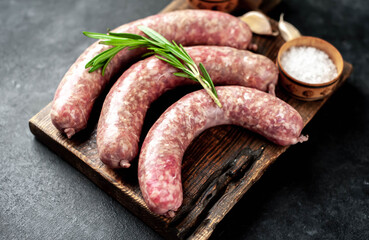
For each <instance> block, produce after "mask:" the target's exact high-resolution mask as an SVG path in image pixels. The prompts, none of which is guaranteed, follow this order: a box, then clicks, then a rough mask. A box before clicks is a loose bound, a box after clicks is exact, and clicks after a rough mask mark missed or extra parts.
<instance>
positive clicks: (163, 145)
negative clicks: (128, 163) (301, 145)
mask: <svg viewBox="0 0 369 240" xmlns="http://www.w3.org/2000/svg"><path fill="white" fill-rule="evenodd" d="M216 89H217V92H218V96H219V99H220V102H221V103H222V104H223V107H222V108H219V107H217V105H215V104H214V103H213V102H212V100H211V99H210V98H209V97H208V96H207V94H206V92H205V91H204V90H200V91H196V92H193V93H190V94H188V95H186V96H184V97H183V98H181V99H180V100H179V101H178V102H176V103H174V104H173V105H172V106H171V107H169V108H168V109H167V110H166V111H165V112H164V113H163V114H162V115H161V116H160V118H159V119H158V120H157V121H156V123H155V124H154V125H153V126H152V128H151V129H150V131H149V132H148V134H147V136H146V138H145V140H144V142H143V145H142V149H141V153H140V157H139V164H138V178H139V184H140V188H141V192H142V195H143V197H144V200H145V202H146V203H147V205H148V207H149V208H150V209H151V210H152V211H153V212H154V213H157V214H161V215H166V216H171V217H172V216H174V211H177V210H178V208H179V207H180V206H181V204H182V199H183V193H182V183H181V163H182V157H183V154H184V151H185V150H186V148H187V147H188V145H189V144H190V143H191V141H192V140H193V139H194V138H195V137H196V136H197V135H198V134H200V133H201V132H202V131H204V130H205V129H207V128H210V127H213V126H217V125H222V124H234V125H239V126H242V127H244V128H247V129H249V130H251V131H253V132H256V133H259V134H261V135H262V136H264V137H266V138H267V139H269V140H270V141H272V142H274V143H276V144H279V145H290V144H295V143H297V142H303V141H306V140H307V137H305V136H302V135H300V134H301V130H302V128H303V126H304V125H303V121H302V118H301V116H300V114H299V113H298V112H297V111H296V110H295V109H294V108H293V107H291V106H290V105H288V104H287V103H285V102H284V101H282V100H280V99H279V98H277V97H275V96H272V95H270V94H266V93H264V92H261V91H259V90H257V89H252V88H246V87H241V86H225V87H217V88H216Z"/></svg>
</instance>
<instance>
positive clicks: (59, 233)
mask: <svg viewBox="0 0 369 240" xmlns="http://www.w3.org/2000/svg"><path fill="white" fill-rule="evenodd" d="M168 3H169V0H166V1H153V0H141V1H133V0H120V1H114V0H104V1H98V0H91V1H88V0H81V1H75V0H64V1H57V0H52V1H42V0H30V1H28V0H23V1H17V0H14V1H5V0H3V1H0V59H1V62H0V96H1V100H0V157H1V167H0V239H160V236H159V235H158V234H156V233H155V232H154V231H153V230H151V229H150V228H149V227H148V226H146V225H145V224H144V223H143V222H141V221H140V220H139V219H138V218H136V217H135V216H133V215H132V214H131V213H130V212H129V211H128V210H126V209H125V208H124V207H122V206H121V205H120V204H119V203H118V202H116V201H115V200H114V199H112V198H111V197H109V196H108V195H107V194H106V193H104V192H103V191H102V190H100V189H99V188H98V187H96V186H95V185H94V184H93V183H92V182H91V181H90V180H88V179H87V178H86V177H85V176H84V175H82V174H81V173H80V172H78V171H77V170H76V169H74V168H73V167H72V166H70V165H69V164H67V163H66V162H65V161H63V160H62V159H61V158H60V157H58V156H57V155H56V154H54V153H53V152H51V151H50V150H49V149H47V148H46V147H45V146H44V145H43V144H41V143H39V142H38V141H37V140H35V138H34V137H33V135H32V134H31V133H30V131H29V129H28V120H29V119H30V118H31V117H32V116H33V115H35V114H36V113H37V112H38V111H39V110H40V109H41V108H43V107H44V106H45V105H46V104H48V103H49V102H50V101H51V100H52V98H53V95H54V92H55V89H56V87H57V85H58V83H59V81H60V79H61V78H62V77H63V75H64V73H65V72H66V71H67V69H68V68H69V66H70V64H71V63H72V62H73V61H74V60H75V59H76V58H77V57H78V56H79V54H80V53H81V52H82V51H83V50H84V49H85V48H86V47H87V46H89V45H90V44H91V43H92V42H93V40H87V39H86V38H85V37H83V36H82V34H81V32H82V31H83V30H89V31H97V32H104V31H105V30H106V28H114V27H116V26H118V25H121V24H123V23H126V22H129V21H132V20H135V19H138V18H142V17H145V16H148V15H152V14H154V13H157V12H158V11H160V10H161V9H162V8H163V7H164V6H165V5H167V4H168ZM281 12H284V13H285V20H287V21H289V22H291V23H293V24H294V25H296V26H297V27H298V28H299V29H300V30H301V32H302V33H303V34H304V35H311V36H317V37H321V38H323V39H325V40H327V41H329V42H331V43H332V44H333V45H334V46H336V47H337V48H338V49H339V51H340V52H341V53H342V55H343V58H344V59H345V60H346V61H348V62H351V63H352V64H353V66H354V72H353V74H352V75H351V77H350V78H349V79H348V81H347V83H346V84H345V85H344V86H343V87H342V88H341V89H339V90H338V91H337V92H336V93H335V94H334V95H333V96H332V98H331V99H330V100H329V101H328V103H327V104H326V105H325V106H324V107H323V108H322V109H321V110H320V111H319V112H318V114H317V115H316V116H315V117H314V119H313V120H312V121H311V123H309V125H308V126H307V127H306V128H305V129H304V133H307V134H309V135H310V140H309V141H308V142H307V143H304V144H298V145H296V146H293V147H291V148H290V149H289V150H288V151H287V152H286V153H285V154H283V155H282V156H281V157H280V158H279V159H278V160H277V161H276V163H275V164H274V165H273V166H272V167H271V168H269V170H268V171H267V172H266V173H265V174H264V176H263V177H262V179H261V180H260V181H259V182H258V183H256V184H255V185H254V186H253V187H252V189H251V190H250V191H249V192H248V193H247V194H246V195H245V196H244V197H243V198H242V200H241V201H240V202H239V203H238V204H237V205H236V206H235V208H234V209H233V210H232V211H231V212H230V213H229V214H228V215H227V216H226V217H225V219H224V220H223V221H222V222H221V224H219V225H218V227H217V229H216V230H215V232H214V234H213V236H212V239H246V238H247V239H369V157H368V154H369V137H368V134H369V114H368V113H369V111H368V106H369V88H368V86H369V80H368V76H369V71H368V66H367V64H369V61H368V60H369V51H368V48H369V47H368V45H369V4H368V2H367V1H365V0H360V1H352V0H341V1H338V0H336V1H335V0H324V1H315V0H308V1H300V0H288V1H287V0H285V1H283V3H282V4H281V5H280V6H278V7H277V8H276V9H274V10H273V12H272V13H270V16H272V17H273V18H274V19H278V17H279V14H280V13H281Z"/></svg>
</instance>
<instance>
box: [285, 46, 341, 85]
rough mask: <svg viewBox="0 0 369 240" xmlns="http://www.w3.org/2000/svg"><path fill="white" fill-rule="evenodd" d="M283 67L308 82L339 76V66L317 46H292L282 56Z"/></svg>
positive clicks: (327, 79) (329, 79)
mask: <svg viewBox="0 0 369 240" xmlns="http://www.w3.org/2000/svg"><path fill="white" fill-rule="evenodd" d="M281 65H282V66H283V69H284V70H285V71H286V72H287V73H288V74H289V75H290V76H292V77H294V78H295V79H297V80H300V81H302V82H306V83H313V84H319V83H325V82H329V81H331V80H333V79H334V78H335V77H337V68H336V66H335V65H334V64H333V62H332V60H331V59H330V58H329V56H328V55H327V54H326V53H325V52H323V51H321V50H319V49H317V48H315V47H305V46H299V47H291V48H289V49H288V50H287V51H286V52H285V53H284V54H283V55H282V57H281Z"/></svg>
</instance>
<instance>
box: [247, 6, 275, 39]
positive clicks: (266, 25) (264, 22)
mask: <svg viewBox="0 0 369 240" xmlns="http://www.w3.org/2000/svg"><path fill="white" fill-rule="evenodd" d="M240 19H241V20H242V21H244V22H245V23H247V24H248V25H249V27H250V29H251V31H252V32H253V33H256V34H260V35H272V36H277V35H278V34H279V32H278V31H276V32H273V30H272V26H271V24H270V22H269V20H268V18H267V17H266V16H265V15H264V14H262V13H261V12H258V11H250V12H248V13H246V14H244V15H242V16H241V17H240Z"/></svg>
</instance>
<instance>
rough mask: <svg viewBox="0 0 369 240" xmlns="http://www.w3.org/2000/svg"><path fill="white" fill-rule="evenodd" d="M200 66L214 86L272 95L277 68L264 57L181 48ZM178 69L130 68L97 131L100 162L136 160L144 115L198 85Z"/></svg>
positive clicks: (150, 64)
mask: <svg viewBox="0 0 369 240" xmlns="http://www.w3.org/2000/svg"><path fill="white" fill-rule="evenodd" d="M185 49H186V51H187V52H188V53H189V55H190V56H191V57H192V58H193V60H194V61H195V62H196V63H197V64H198V63H200V62H201V63H203V64H204V66H205V68H206V69H207V71H208V72H209V75H210V76H211V78H212V80H213V82H214V84H215V85H241V86H247V87H253V88H257V89H260V90H262V91H269V92H271V93H272V94H274V86H275V85H276V83H277V80H278V70H277V67H276V65H275V64H274V63H273V62H272V61H271V60H270V59H268V58H267V57H265V56H263V55H259V54H254V53H251V52H249V51H247V50H238V49H235V48H230V47H217V46H196V47H187V48H185ZM175 72H178V69H176V68H174V67H172V66H171V65H169V64H168V63H166V62H164V61H162V60H159V59H158V58H156V57H155V56H152V57H150V58H148V59H145V60H142V61H139V62H138V63H136V64H134V65H133V66H131V67H130V68H129V69H128V70H127V71H126V72H125V73H124V74H123V75H122V76H121V77H120V78H119V79H118V80H117V82H116V83H115V84H114V86H113V87H112V88H111V89H110V92H109V94H108V95H107V97H106V98H105V101H104V105H103V107H102V110H101V114H100V119H99V123H98V128H97V146H98V151H99V157H100V159H101V160H102V161H103V162H104V163H105V164H107V165H108V166H110V167H112V168H120V167H129V166H130V162H131V161H132V160H133V159H134V158H135V157H136V156H137V154H138V151H139V147H138V143H139V139H140V134H141V129H142V125H143V122H144V118H145V115H146V110H147V109H148V108H149V106H150V104H151V103H152V102H153V101H154V100H156V99H157V98H158V97H159V96H160V95H162V94H163V93H164V92H165V91H167V90H169V89H172V88H175V87H177V86H180V85H185V84H197V83H196V82H194V81H192V80H190V79H186V78H182V77H177V76H175V75H173V73H175Z"/></svg>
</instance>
